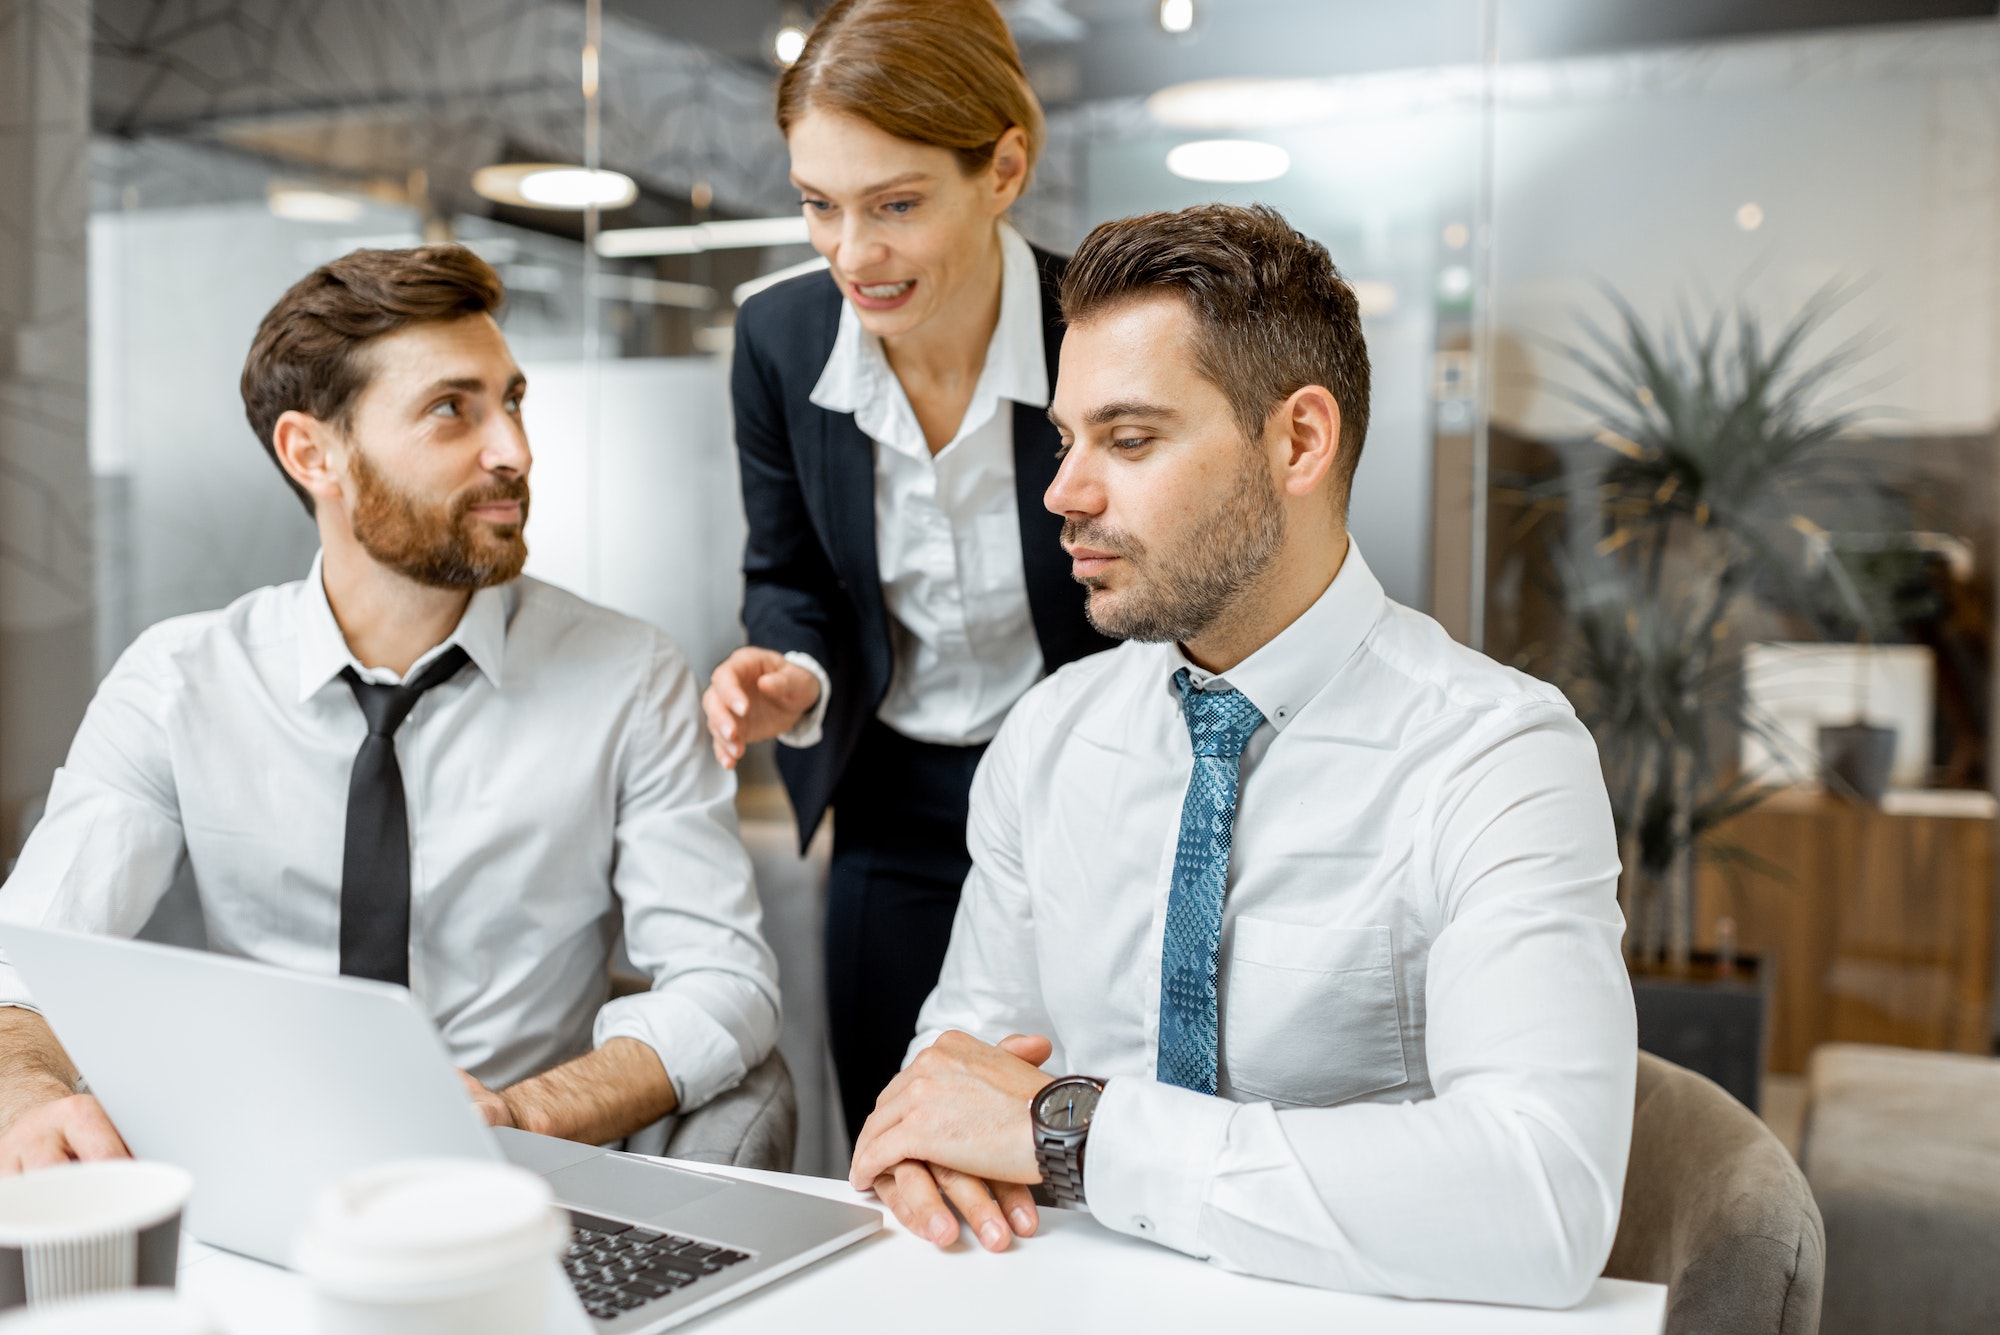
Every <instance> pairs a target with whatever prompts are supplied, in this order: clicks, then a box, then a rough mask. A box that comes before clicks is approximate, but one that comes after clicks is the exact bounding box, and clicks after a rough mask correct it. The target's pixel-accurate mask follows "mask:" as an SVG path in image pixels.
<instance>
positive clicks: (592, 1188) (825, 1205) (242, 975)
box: [0, 926, 882, 1335]
mask: <svg viewBox="0 0 2000 1335" xmlns="http://www.w3.org/2000/svg"><path fill="white" fill-rule="evenodd" d="M0 949H5V950H6V952H7V955H8V958H9V959H10V960H11V962H12V963H13V965H14V966H15V967H16V968H17V969H19V970H20V971H21V974H22V976H23V977H24V978H25V979H26V980H27V983H28V986H29V988H30V989H31V990H32V991H33V993H34V997H35V1002H36V1004H37V1005H38V1006H40V1007H41V1009H42V1011H43V1014H44V1015H45V1016H46V1017H47V1019H48V1022H49V1025H50V1027H51V1028H53V1029H54V1030H55V1034H56V1037H57V1038H58V1039H60V1040H61V1041H62V1044H63V1046H64V1047H65V1048H67V1049H68V1051H69V1054H70V1057H71V1058H72V1059H73V1060H74V1061H75V1062H76V1064H77V1066H78V1068H79V1069H80V1070H81V1071H82V1072H83V1075H84V1078H85V1079H86V1080H87V1081H89V1083H90V1088H91V1092H92V1093H94V1094H96V1095H97V1097H98V1099H99V1100H100V1101H101V1102H102V1103H103V1104H104V1107H105V1110H106V1111H107V1112H108V1113H109V1114H110V1115H111V1120H112V1122H113V1123H114V1124H116V1126H117V1127H118V1130H119V1132H120V1133H121V1134H123V1136H124V1137H125V1143H126V1144H127V1145H128V1146H130V1147H131V1150H132V1152H133V1153H134V1154H135V1155H138V1156H139V1157H140V1158H144V1159H158V1160H162V1161H164V1162H166V1163H172V1164H178V1165H180V1166H181V1167H183V1168H186V1169H187V1170H188V1171H189V1172H191V1173H193V1174H194V1179H195V1191H194V1197H193V1199H192V1200H191V1201H190V1202H189V1206H188V1213H187V1218H186V1226H187V1229H188V1231H189V1232H191V1233H193V1234H194V1235H195V1236H196V1237H197V1238H200V1239H201V1240H202V1241H203V1242H206V1243H208V1244H210V1245H211V1246H215V1247H221V1248H224V1249H226V1250H228V1251H233V1252H241V1253H243V1254H244V1255H247V1256H253V1257H256V1258H257V1259H259V1260H263V1261H270V1262H273V1263H275V1264H278V1265H288V1264H289V1263H290V1260H291V1256H290V1252H291V1246H292V1240H293V1236H294V1234H295V1233H296V1232H297V1231H298V1227H299V1225H300V1223H301V1222H302V1221H303V1219H304V1217H305V1212H306V1210H307V1207H308V1206H309V1205H310V1203H311V1202H312V1200H313V1199H314V1197H316V1196H317V1195H318V1194H319V1193H320V1191H322V1190H323V1189H325V1188H326V1187H328V1186H330V1185H331V1184H332V1183H334V1182H336V1181H338V1180H339V1179H340V1178H342V1177H344V1176H346V1175H347V1174H348V1173H350V1172H352V1171H354V1170H355V1169H357V1168H362V1167H365V1166H367V1165H369V1164H373V1163H378V1162H380V1161H382V1160H385V1159H400V1158H412V1157H425V1156H444V1157H451V1158H467V1159H501V1158H505V1159H508V1160H511V1161H512V1162H514V1163H517V1164H520V1165H521V1166H523V1167H525V1168H528V1169H531V1170H533V1171H534V1172H537V1173H539V1174H541V1175H542V1176H543V1177H545V1178H547V1179H548V1182H549V1185H550V1186H551V1187H552V1188H554V1190H555V1195H556V1199H557V1201H559V1202H560V1203H561V1204H562V1205H563V1206H564V1208H566V1209H568V1210H569V1212H570V1218H571V1222H572V1223H573V1224H574V1225H575V1227H576V1232H575V1241H574V1244H573V1245H572V1247H571V1248H570V1251H569V1254H568V1256H567V1257H566V1258H565V1259H564V1269H565V1270H566V1271H567V1273H568V1274H569V1276H570V1280H571V1283H572V1284H573V1285H574V1286H575V1288H576V1292H577V1297H578V1298H579V1299H580V1300H581V1301H582V1303H583V1307H584V1310H585V1311H587V1312H588V1313H589V1314H590V1315H591V1317H592V1318H593V1319H594V1323H593V1324H594V1325H595V1326H596V1328H597V1330H598V1331H601V1332H603V1335H642V1332H650V1331H656V1330H665V1329H666V1328H668V1327H669V1326H674V1325H678V1324H679V1323H681V1322H683V1321H686V1320H688V1319H689V1318H690V1317H693V1316H696V1315H698V1314H700V1313H702V1312H706V1311H708V1310H710V1309H711V1308H714V1307H717V1306H719V1305H721V1304H722V1303H725V1302H728V1301H729V1300H730V1299H732V1298H736V1297H738V1296H740V1295H742V1294H744V1293H747V1292H749V1291H750V1290H752V1289H754V1288H757V1287H759V1286H761V1285H764V1284H768V1283H770V1282H771V1281H772V1280H774V1279H777V1278H779V1277H780V1276H782V1275H786V1274H790V1273H791V1272H792V1271H794V1270H798V1269H800V1268H801V1267H803V1266H806V1265H809V1264H811V1263H812V1262H813V1261H816V1260H818V1259H819V1258H821V1257H823V1256H826V1255H828V1254H830V1253H832V1252H835V1251H838V1250H839V1249H840V1248H842V1247H846V1246H848V1245H849V1244H851V1243H855V1242H858V1241H860V1240H861V1239H862V1238H865V1237H867V1236H868V1235H869V1234H871V1233H873V1232H874V1231H875V1230H876V1229H878V1228H880V1227H881V1224H882V1217H881V1214H880V1213H879V1212H878V1211H875V1210H871V1209H867V1208H865V1207H861V1206H855V1205H842V1204H839V1203H837V1202H834V1201H827V1200H821V1199H819V1198H818V1197H814V1196H807V1195H803V1194H801V1193H798V1192H792V1191H783V1190H780V1189H778V1188H775V1187H767V1186H761V1185H757V1184H753V1183H747V1182H738V1181H735V1180H733V1179H730V1178H725V1177H716V1176H711V1175H709V1174H706V1173H696V1172H688V1171H685V1170H682V1169H678V1168H669V1167H667V1166H665V1165H663V1164H658V1163H654V1162H652V1161H650V1160H647V1159H641V1158H637V1157H634V1156H632V1155H627V1154H622V1153H618V1152H616V1151H606V1150H601V1149H597V1148H595V1147H592V1146H589V1145H578V1144H575V1143H573V1142H571V1141H566V1140H555V1139H551V1138H550V1137H547V1136H536V1135H530V1134H528V1133H526V1132H521V1131H506V1130H501V1131H491V1130H488V1129H487V1127H486V1126H485V1124H484V1123H483V1122H482V1121H481V1120H480V1118H479V1115H478V1114H477V1113H476V1112H474V1111H473V1108H472V1105H471V1102H470V1101H469V1100H468V1099H467V1098H466V1096H465V1090H464V1087H463V1086H462V1085H461V1084H460V1082H459V1079H458V1076H457V1073H456V1072H455V1071H454V1070H453V1068H452V1064H451V1061H450V1059H449V1058H448V1057H447V1056H446V1055H445V1049H444V1044H443V1042H442V1040H440V1039H439V1037H438V1034H437V1030H436V1029H435V1028H433V1027H432V1025H431V1022H430V1020H429V1018H428V1017H426V1016H425V1015H424V1014H423V1013H422V1012H421V1011H420V1010H418V1009H417V1006H416V1004H415V1002H414V1001H413V1000H412V999H411V997H410V994H409V992H407V991H406V990H404V989H403V988H400V987H395V986H391V985H390V984H387V983H376V982H370V981H367V980H364V979H356V978H326V977H319V976H314V975H310V974H302V973H294V972H290V971H287V970H283V969H276V968H272V967H270V966H268V965H263V964H255V963H251V962H249V961H247V960H241V959H235V958H231V957H227V956H222V955H213V954H207V953H204V952H201V951H192V950H183V949H179V948H177V947H173V946H160V945H152V944H148V943H145V942H138V941H122V940H117V939H114V938H110V937H102V936H88V935H81V934H78V933H74V932H58V931H51V930H48V929H44V928H32V927H16V926H0Z"/></svg>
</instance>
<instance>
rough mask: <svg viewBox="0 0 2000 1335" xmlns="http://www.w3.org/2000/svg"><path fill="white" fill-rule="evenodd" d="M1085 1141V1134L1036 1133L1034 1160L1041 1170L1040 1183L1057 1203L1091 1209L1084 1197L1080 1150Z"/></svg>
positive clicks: (1082, 1148)
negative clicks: (1073, 1136)
mask: <svg viewBox="0 0 2000 1335" xmlns="http://www.w3.org/2000/svg"><path fill="white" fill-rule="evenodd" d="M1087 1143H1088V1140H1087V1137H1085V1136H1078V1137H1076V1138H1075V1139H1073V1140H1072V1139H1068V1138H1065V1137H1059V1136H1051V1135H1046V1134H1043V1133H1041V1132H1039V1131H1038V1132H1036V1133H1035V1160H1036V1162H1037V1163H1038V1164H1039V1165H1040V1167H1041V1170H1042V1185H1044V1186H1046V1187H1047V1188H1048V1189H1049V1195H1051V1196H1053V1197H1055V1200H1056V1204H1058V1205H1066V1206H1069V1207H1071V1208H1072V1209H1086V1210H1087V1209H1089V1208H1090V1207H1089V1206H1088V1205H1087V1204H1085V1202H1084V1199H1083V1150H1084V1146H1085V1145H1086V1144H1087Z"/></svg>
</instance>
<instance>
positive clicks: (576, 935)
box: [0, 560, 778, 1109]
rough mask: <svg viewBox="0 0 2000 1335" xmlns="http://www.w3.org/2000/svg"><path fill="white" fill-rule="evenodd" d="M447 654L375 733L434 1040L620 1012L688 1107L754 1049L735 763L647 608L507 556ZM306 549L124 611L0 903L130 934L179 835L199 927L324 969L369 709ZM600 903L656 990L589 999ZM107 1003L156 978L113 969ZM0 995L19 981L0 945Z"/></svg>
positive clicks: (754, 938)
mask: <svg viewBox="0 0 2000 1335" xmlns="http://www.w3.org/2000/svg"><path fill="white" fill-rule="evenodd" d="M451 644H458V645H462V646H464V648H465V652H466V653H467V655H468V656H469V657H470V658H471V664H470V666H468V667H466V668H463V669H461V670H460V671H459V673H458V675H457V676H456V677H454V678H453V679H452V680H450V681H449V682H446V683H445V684H443V685H441V686H437V687H434V688H432V689H431V690H430V691H428V692H426V693H425V694H424V695H423V696H422V698H420V699H419V700H418V701H417V704H416V707H415V709H414V710H412V711H411V713H410V715H409V717H408V718H407V719H406V720H405V721H404V723H403V725H402V727H401V729H400V730H399V731H398V732H397V734H396V752H397V756H398V758H399V760H400V763H401V768H402V773H403V787H404V791H405V793H406V795H407V799H408V803H409V816H410V897H411V922H410V989H411V991H412V992H413V993H414V994H415V996H416V998H417V1000H418V1002H419V1004H421V1005H422V1006H423V1008H424V1009H425V1010H426V1011H427V1012H429V1014H430V1015H431V1017H432V1018H433V1019H434V1020H435V1021H436V1022H437V1025H438V1028H439V1029H440V1030H441V1031H442V1033H443V1035H444V1040H445V1044H446V1046H447V1048H448V1049H449V1051H450V1053H451V1057H452V1060H453V1061H454V1062H456V1063H457V1064H458V1065H460V1066H463V1067H465V1068H466V1069H467V1070H470V1071H471V1072H472V1073H473V1074H474V1075H476V1076H478V1077H479V1078H480V1079H481V1080H482V1081H484V1082H485V1083H487V1084H488V1085H492V1086H504V1085H508V1084H511V1083H513V1082H515V1081H518V1080H521V1079H523V1078H525V1077H527V1076H529V1075H533V1074H535V1073H537V1072H539V1071H542V1070H545V1069H547V1068H548V1067H550V1066H553V1065H555V1064H557V1063H559V1062H562V1061H565V1060H568V1059H569V1058H572V1057H575V1056H578V1055H580V1054H582V1053H584V1052H587V1051H589V1050H590V1049H591V1048H592V1047H593V1046H601V1045H603V1044H604V1043H605V1042H607V1041H608V1040H610V1039H612V1038H616V1037H621V1036H622V1037H627V1038H634V1039H637V1040H638V1041H640V1042H642V1043H645V1044H648V1045H649V1046H651V1047H652V1049H653V1050H654V1051H655V1052H657V1053H658V1054H659V1057H660V1061H661V1063H662V1064H663V1065H664V1066H665V1067H666V1069H667V1073H668V1075H669V1076H670V1077H671V1078H672V1080H673V1083H674V1089H675V1092H676V1093H677V1094H678V1095H679V1097H680V1102H681V1105H682V1107H683V1108H684V1109H691V1108H695V1107H698V1106H699V1105H701V1104H702V1103H704V1102H706V1101H707V1100H708V1099H710V1098H712V1097H714V1096H715V1095H716V1094H719V1093H721V1092H723V1091H724V1090H727V1089H729V1088H730V1087H731V1086H733V1085H734V1084H736V1082H737V1081H738V1080H740V1079H741V1078H742V1077H743V1074H744V1073H745V1072H746V1071H747V1070H748V1069H750V1067H752V1066H754V1065H755V1064H756V1063H758V1062H759V1061H762V1060H763V1058H764V1056H765V1055H766V1054H767V1053H768V1052H769V1051H770V1050H771V1047H772V1044H773V1043H774V1042H775V1041H776V1038H777V1032H778V990H777V966H776V963H775V961H774V960H773V958H772V955H771V952H770V950H769V949H768V948H766V946H765V944H764V940H763V937H762V935H761V934H760V931H759V910H758V904H757V897H756V892H755V888H754V885H753V882H752V880H751V872H750V860H749V857H748V855H747V854H746V853H745V852H744V850H743V845H742V843H741V842H740V840H739V839H738V837H737V830H736V814H735V806H734V802H733V798H734V790H735V781H734V779H733V777H732V776H731V775H729V774H728V773H727V772H726V771H724V770H723V769H722V768H721V766H719V765H718V764H716V762H715V760H714V758H713V756H712V755H711V754H710V751H709V747H708V743H707V739H706V736H705V734H704V730H703V726H702V722H701V711H700V708H699V706H698V704H697V699H698V696H699V693H700V686H699V684H698V683H697V682H696V680H695V678H694V676H693V674H692V673H691V672H690V671H689V669H688V664H687V660H686V659H685V658H683V657H682V656H681V653H680V651H679V650H678V649H677V648H675V647H674V645H673V643H672V642H671V641H669V640H668V639H667V637H666V636H665V635H663V634H661V633H660V632H659V631H657V630H655V629H653V628H652V627H650V626H648V625H646V624H644V623H643V622H639V621H635V620H633V619H631V618H629V617H625V616H620V615H619V614H617V613H615V612H612V611H609V610H607V609H605V608H602V607H597V606H595V605H593V604H591V603H587V602H585V601H583V600H582V599H580V598H577V597H575V596H574V595H571V594H569V593H565V592H563V591H562V590H560V589H557V588H553V587H551V586H549V585H546V584H542V583H540V582H538V581H536V580H533V579H525V578H524V579H518V580H515V581H514V582H513V583H511V584H508V585H505V586H502V587H499V588H491V589H482V590H480V591H479V592H478V593H475V594H474V595H473V597H472V600H471V603H470V605H469V606H468V607H467V608H466V611H465V615H464V617H463V618H461V620H460V621H459V624H458V628H457V629H456V630H455V631H453V632H452V634H451V636H450V638H449V639H447V640H446V641H445V644H444V645H440V646H438V648H436V649H434V650H432V651H431V652H430V653H428V654H426V655H425V656H424V657H423V658H422V659H420V660H419V661H418V662H417V663H416V664H415V665H414V666H413V667H412V668H411V675H412V676H414V675H415V674H416V673H418V672H420V671H422V669H423V668H424V666H425V665H426V664H427V663H428V662H429V661H430V660H431V659H433V658H435V657H436V656H437V654H439V653H441V652H443V650H444V648H445V647H446V646H447V645H451ZM350 666H352V667H355V668H356V669H357V671H360V672H361V675H362V676H363V678H364V679H366V680H370V681H376V682H391V683H393V682H395V681H397V680H398V678H397V677H396V676H395V674H393V673H390V672H386V671H381V670H372V671H371V670H364V669H361V668H360V665H359V664H358V663H356V662H355V659H354V657H353V655H352V654H350V653H349V652H348V648H347V643H346V641H345V639H344V638H343V637H342V635H341V632H340V628H339V626H338V625H337V624H336V623H335V621H334V618H333V612H332V609H331V608H330V607H329V606H328V604H327V600H326V593H325V590H324V587H323V585H322V584H321V581H320V566H319V562H318V561H317V560H315V561H314V563H313V568H312V573H311V575H310V576H309V577H308V578H307V579H306V580H305V581H303V582H301V583H296V584H286V585H281V586H278V587H275V588H267V589H259V590H257V591H256V592H254V593H250V594H247V595H245V596H244V597H242V598H239V599H238V600H237V601H236V602H234V603H232V604H231V605H230V606H229V607H227V608H225V609H223V610H222V611H219V612H203V613H199V614H197V615H194V616H184V617H177V618H175V619H173V620H171V621H166V622H162V623H161V624H159V625H157V626H154V627H153V628H152V629H150V630H148V631H147V632H146V633H145V634H144V635H142V636H140V637H139V639H138V640H137V641H136V642H135V643H134V644H133V645H132V647H131V648H130V649H128V650H126V651H125V653H124V654H123V655H122V656H121V657H120V658H119V660H118V663H117V665H116V666H115V667H113V668H112V669H111V672H110V674H109V675H108V676H107V677H106V678H105V679H104V683H103V684H102V685H101V686H100V687H99V688H98V691H97V695H96V698H95V699H93V700H92V701H91V704H90V709H89V711H88V713H87V714H86V715H85V716H84V720H83V724H82V726H81V727H80V728H79V729H78V730H77V735H76V740H75V742H74V743H73V744H72V746H71V748H70V753H69V759H68V761H67V763H66V764H65V765H64V766H63V767H62V768H61V769H59V770H57V771H56V775H55V783H54V786H53V787H52V788H51V790H50V793H49V800H48V809H47V813H46V814H45V815H44V816H43V817H42V820H41V823H40V824H39V825H37V826H36V827H35V830H34V833H33V834H32V835H31V836H30V837H29V840H28V845H27V847H26V848H25V849H24V850H23V851H22V854H21V858H20V862H19V864H18V865H17V866H16V867H15V870H14V874H13V875H12V876H11V877H10V878H8V880H7V883H6V885H5V887H4V888H0V920H4V921H8V922H22V923H33V924H39V925H43V926H49V927H64V928H70V929H72V930H78V931H93V932H106V933H112V934H116V935H122V936H130V935H132V934H133V933H135V932H137V931H138V930H139V928H140V927H141V926H143V925H144V924H145V922H146V919H147V917H148V916H149V915H150V914H151V913H152V911H153V908H154V906H155V905H156V904H157V903H158V902H159V900H160V897H161V896H162V895H163V894H165V893H166V890H167V888H168V886H169V885H170V884H171V883H172V881H173V879H174V876H175V873H176V871H177V870H178V868H179V866H180V864H181V861H182V859H183V858H186V859H187V860H188V861H189V862H191V863H192V866H193V871H194V876H195V880H196V882H197V884H198V885H199V888H200V893H201V906H202V911H203V913H204V914H205V915H206V918H207V924H208V937H209V944H210V946H211V948H213V949H215V950H218V951H221V952H224V953H227V954H231V955H240V956H245V957H247V958H251V959H257V960H262V961H264V962H266V963H269V964H275V965H280V966H282V967H285V968H289V969H298V970H302V971H305V972H309V973H318V974H334V973H337V972H339V968H340V944H339V941H340V874H341V862H342V857H343V847H344V841H345V837H346V811H347V784H348V775H349V771H350V770H351V769H352V767H353V764H354V755H355V752H356V750H357V749H358V748H359V747H360V745H361V740H362V737H363V735H364V734H365V732H366V730H367V729H366V725H365V724H364V723H363V721H362V715H361V709H360V707H359V706H358V705H357V704H356V703H355V700H354V696H353V693H352V691H351V690H350V689H349V687H348V685H347V683H346V681H344V680H343V679H342V678H341V675H340V673H341V670H342V669H343V668H346V667H350ZM621 927H622V928H623V931H624V939H625V947H626V951H627V953H628V954H629V955H630V957H631V960H632V963H633V964H634V965H636V966H637V967H638V968H639V969H641V970H642V971H644V972H645V973H646V974H647V975H648V976H649V977H650V978H651V979H652V980H653V989H652V990H651V991H650V992H642V993H639V994H637V995H635V996H629V997H622V998H619V999H618V1000H615V1001H607V996H608V961H609V958H610V954H611V950H612V947H613V944H614V943H615V941H616V940H617V938H618V934H619V931H620V928H621ZM131 1001H132V1004H133V1005H146V1004H171V999H168V998H154V999H148V998H143V997H133V998H132V999H131ZM0 1003H12V1004H32V998H31V997H30V996H29V994H28V991H27V989H26V987H25V986H24V984H23V983H22V980H21V978H20V975H19V974H18V973H17V972H16V971H15V970H14V969H13V968H11V967H9V966H6V965H5V963H4V957H0Z"/></svg>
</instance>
